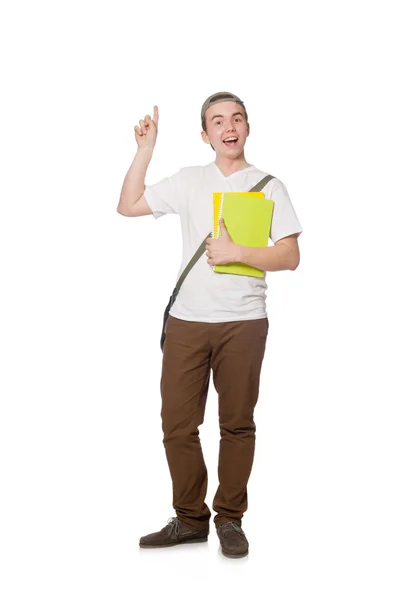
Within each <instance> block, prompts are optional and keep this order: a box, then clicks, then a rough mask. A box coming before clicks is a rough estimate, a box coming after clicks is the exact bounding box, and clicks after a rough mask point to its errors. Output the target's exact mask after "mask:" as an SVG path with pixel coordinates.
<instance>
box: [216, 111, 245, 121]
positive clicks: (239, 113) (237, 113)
mask: <svg viewBox="0 0 397 600" xmlns="http://www.w3.org/2000/svg"><path fill="white" fill-rule="evenodd" d="M235 115H241V116H243V113H241V112H235V113H233V114H232V117H234V116H235ZM217 117H223V115H214V116H213V117H212V119H211V121H213V120H214V119H216V118H217Z"/></svg>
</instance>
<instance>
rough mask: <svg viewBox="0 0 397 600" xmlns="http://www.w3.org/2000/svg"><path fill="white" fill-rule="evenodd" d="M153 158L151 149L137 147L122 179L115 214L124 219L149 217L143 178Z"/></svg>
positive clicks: (150, 212) (149, 211)
mask: <svg viewBox="0 0 397 600" xmlns="http://www.w3.org/2000/svg"><path fill="white" fill-rule="evenodd" d="M152 156H153V148H140V147H138V150H137V153H136V155H135V158H134V160H133V161H132V164H131V166H130V168H129V169H128V171H127V174H126V176H125V179H124V183H123V187H122V188H121V193H120V200H119V203H118V206H117V212H118V213H120V214H121V215H123V216H125V217H141V216H144V215H151V214H152V209H151V208H150V206H149V204H148V203H147V201H146V198H145V196H144V192H145V177H146V172H147V169H148V166H149V164H150V161H151V159H152Z"/></svg>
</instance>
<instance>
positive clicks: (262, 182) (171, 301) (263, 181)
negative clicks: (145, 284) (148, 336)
mask: <svg viewBox="0 0 397 600" xmlns="http://www.w3.org/2000/svg"><path fill="white" fill-rule="evenodd" d="M273 177H274V175H266V177H264V178H263V179H261V180H260V181H259V182H258V183H257V184H256V185H254V187H253V188H251V189H250V190H248V191H249V192H260V191H261V190H262V189H263V188H264V187H265V185H266V184H267V183H268V182H269V181H270V180H271V179H273ZM209 237H212V231H210V232H209V234H208V235H206V236H205V239H204V240H203V242H202V243H201V244H200V246H199V248H198V249H197V250H196V252H195V254H194V256H193V257H192V258H191V259H190V261H189V263H188V265H187V266H186V267H185V269H184V271H183V273H182V275H181V276H180V277H179V279H178V282H177V284H176V286H175V288H174V291H173V292H172V294H171V296H170V299H169V301H168V304H167V306H166V309H165V311H164V316H163V330H162V332H161V339H160V348H161V351H163V346H164V342H165V338H166V334H165V325H166V323H167V319H168V317H169V313H170V310H171V307H172V305H173V304H174V302H175V300H176V297H177V295H178V293H179V290H180V289H181V285H182V283H183V282H184V280H185V277H186V275H187V274H188V273H189V271H190V270H191V269H192V268H193V266H194V265H195V264H196V262H197V261H198V259H199V258H200V256H202V255H203V254H204V252H205V246H206V243H207V238H209Z"/></svg>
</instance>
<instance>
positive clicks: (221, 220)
mask: <svg viewBox="0 0 397 600" xmlns="http://www.w3.org/2000/svg"><path fill="white" fill-rule="evenodd" d="M219 224H220V226H221V229H222V231H223V232H224V233H228V231H227V229H226V225H225V221H224V219H223V217H221V218H220V219H219Z"/></svg>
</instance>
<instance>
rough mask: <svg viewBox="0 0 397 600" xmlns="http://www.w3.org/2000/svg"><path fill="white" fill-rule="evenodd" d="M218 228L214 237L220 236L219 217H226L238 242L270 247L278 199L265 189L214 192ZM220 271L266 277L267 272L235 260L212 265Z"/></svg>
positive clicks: (236, 242)
mask: <svg viewBox="0 0 397 600" xmlns="http://www.w3.org/2000/svg"><path fill="white" fill-rule="evenodd" d="M213 206H214V227H213V232H212V237H213V238H214V239H218V238H219V235H220V228H219V219H220V217H223V219H224V221H225V225H226V228H227V230H228V232H229V235H230V237H231V238H232V240H233V242H234V243H235V244H241V245H242V246H251V247H261V248H266V247H267V246H268V243H269V235H270V228H271V223H272V217H273V208H274V201H273V200H269V199H267V198H265V196H264V193H263V192H224V193H221V192H214V193H213ZM212 268H213V270H214V271H215V272H216V273H231V274H233V275H249V276H251V277H263V276H264V271H262V270H261V269H257V268H255V267H251V266H250V265H246V264H245V263H239V262H233V263H228V264H227V265H215V266H213V267H212Z"/></svg>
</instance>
